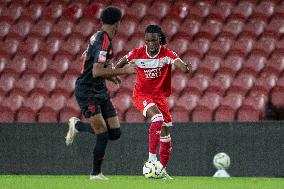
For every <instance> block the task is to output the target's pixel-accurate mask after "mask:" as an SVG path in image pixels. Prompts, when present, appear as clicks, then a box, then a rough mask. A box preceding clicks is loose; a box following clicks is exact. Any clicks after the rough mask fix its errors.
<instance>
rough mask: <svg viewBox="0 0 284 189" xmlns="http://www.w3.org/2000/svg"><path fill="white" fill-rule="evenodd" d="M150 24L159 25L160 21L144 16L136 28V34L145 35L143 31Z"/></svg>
mask: <svg viewBox="0 0 284 189" xmlns="http://www.w3.org/2000/svg"><path fill="white" fill-rule="evenodd" d="M150 24H160V20H159V19H158V18H157V17H154V16H152V15H145V16H144V17H143V20H142V21H141V22H140V23H139V25H138V26H137V31H136V32H137V33H143V34H144V33H145V29H146V27H147V26H148V25H150Z"/></svg>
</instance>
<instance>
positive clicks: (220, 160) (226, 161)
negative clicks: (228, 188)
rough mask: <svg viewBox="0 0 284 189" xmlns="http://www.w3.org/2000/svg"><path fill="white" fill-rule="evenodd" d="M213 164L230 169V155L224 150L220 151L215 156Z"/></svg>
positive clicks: (220, 168)
mask: <svg viewBox="0 0 284 189" xmlns="http://www.w3.org/2000/svg"><path fill="white" fill-rule="evenodd" d="M213 165H214V166H215V168H216V169H218V170H225V169H228V168H229V166H230V157H229V156H228V154H226V153H224V152H221V153H218V154H216V155H215V156H214V158H213Z"/></svg>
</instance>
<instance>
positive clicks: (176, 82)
mask: <svg viewBox="0 0 284 189" xmlns="http://www.w3.org/2000/svg"><path fill="white" fill-rule="evenodd" d="M186 85H187V76H186V75H185V74H183V73H180V72H176V73H175V74H174V75H173V76H172V90H173V92H175V93H178V94H179V93H181V92H182V91H183V89H184V88H185V87H186Z"/></svg>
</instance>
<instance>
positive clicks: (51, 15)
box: [41, 1, 66, 21]
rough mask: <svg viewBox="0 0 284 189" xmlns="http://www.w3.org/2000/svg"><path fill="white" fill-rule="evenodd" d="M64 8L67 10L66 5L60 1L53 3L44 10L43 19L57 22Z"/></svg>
mask: <svg viewBox="0 0 284 189" xmlns="http://www.w3.org/2000/svg"><path fill="white" fill-rule="evenodd" d="M64 8H66V6H64V3H62V2H60V1H57V2H53V1H51V3H50V4H49V5H48V6H46V7H45V8H44V11H43V14H42V16H41V17H42V18H45V19H50V20H54V21H56V20H57V19H58V18H60V16H61V15H62V13H63V10H64Z"/></svg>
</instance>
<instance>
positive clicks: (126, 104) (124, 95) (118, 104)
mask: <svg viewBox="0 0 284 189" xmlns="http://www.w3.org/2000/svg"><path fill="white" fill-rule="evenodd" d="M112 102H113V105H114V106H115V108H116V109H117V110H118V112H120V113H121V114H122V115H123V114H124V113H125V112H126V110H127V109H128V108H130V107H131V105H132V98H131V93H130V94H129V93H128V92H120V93H117V94H116V96H115V97H114V98H113V99H112Z"/></svg>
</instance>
